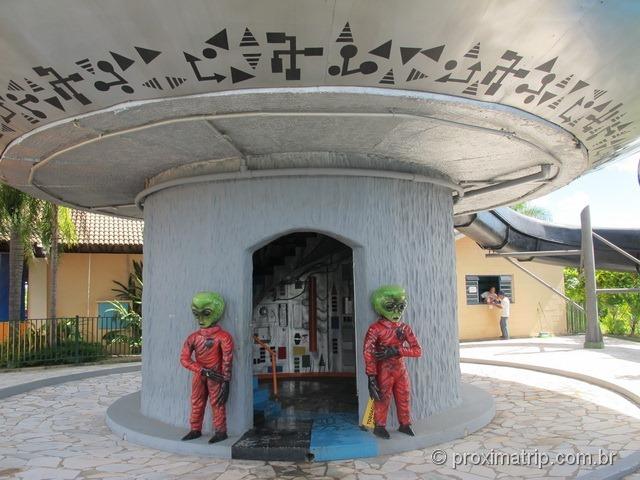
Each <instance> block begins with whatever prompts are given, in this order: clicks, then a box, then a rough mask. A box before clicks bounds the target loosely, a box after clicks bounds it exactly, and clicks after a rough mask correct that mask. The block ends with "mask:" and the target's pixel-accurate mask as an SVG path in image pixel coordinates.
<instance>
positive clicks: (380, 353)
mask: <svg viewBox="0 0 640 480" xmlns="http://www.w3.org/2000/svg"><path fill="white" fill-rule="evenodd" d="M373 355H374V356H375V357H376V360H384V359H385V358H392V357H397V356H399V355H400V352H398V349H397V348H396V347H384V348H383V349H382V350H376V351H375V352H373Z"/></svg>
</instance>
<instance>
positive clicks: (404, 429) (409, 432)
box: [398, 424, 416, 437]
mask: <svg viewBox="0 0 640 480" xmlns="http://www.w3.org/2000/svg"><path fill="white" fill-rule="evenodd" d="M398 431H399V432H402V433H406V434H407V435H410V436H412V437H415V436H416V434H415V433H413V430H411V425H410V424H406V425H400V428H399V429H398Z"/></svg>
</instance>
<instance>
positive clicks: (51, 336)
mask: <svg viewBox="0 0 640 480" xmlns="http://www.w3.org/2000/svg"><path fill="white" fill-rule="evenodd" d="M141 346H142V339H141V326H140V325H139V324H135V323H133V322H131V321H128V320H123V319H120V318H118V317H80V316H76V317H65V318H38V319H28V320H9V321H4V322H0V368H19V367H30V366H39V365H56V364H64V363H83V362H94V361H98V360H104V359H106V358H109V357H114V356H121V355H138V354H140V350H141Z"/></svg>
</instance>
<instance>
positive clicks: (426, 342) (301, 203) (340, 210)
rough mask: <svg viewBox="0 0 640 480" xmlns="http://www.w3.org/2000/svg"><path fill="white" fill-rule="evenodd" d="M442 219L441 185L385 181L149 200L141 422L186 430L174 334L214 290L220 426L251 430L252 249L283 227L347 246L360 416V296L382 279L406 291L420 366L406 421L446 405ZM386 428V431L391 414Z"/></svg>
mask: <svg viewBox="0 0 640 480" xmlns="http://www.w3.org/2000/svg"><path fill="white" fill-rule="evenodd" d="M452 211H453V209H452V200H451V191H450V190H448V189H447V188H445V187H441V186H436V185H431V184H425V183H422V184H418V183H413V182H407V181H401V180H392V179H372V178H346V177H345V178H340V177H338V178H336V177H332V178H326V177H310V178H309V177H307V178H297V177H291V178H273V179H255V180H241V181H229V182H216V183H202V184H193V185H188V186H179V187H173V188H169V189H166V190H162V191H160V192H157V193H155V194H153V195H151V196H150V197H149V198H147V200H146V203H145V212H144V213H145V215H144V216H145V234H144V236H145V238H144V254H145V268H144V286H145V288H144V302H143V305H144V306H143V310H144V311H143V314H144V319H145V322H144V332H143V335H144V349H143V370H142V372H143V382H142V396H141V411H142V414H143V415H145V416H147V417H151V418H155V419H158V420H161V421H163V422H165V423H167V424H170V425H173V426H177V427H184V428H185V430H187V429H188V415H189V396H190V388H191V387H190V372H188V371H187V370H185V369H184V368H183V367H182V366H181V365H180V363H179V360H178V357H179V353H180V349H181V347H182V344H183V342H184V340H185V338H186V337H187V336H188V334H189V333H190V332H192V331H194V330H196V329H197V324H196V322H195V320H194V319H193V317H192V315H191V310H190V303H191V297H192V296H193V294H194V293H195V292H197V291H202V290H213V291H218V292H220V293H221V294H222V295H223V296H224V298H225V300H226V303H227V309H226V312H225V314H224V317H223V319H222V322H221V324H220V325H221V326H222V327H223V328H224V329H225V330H227V331H229V332H230V333H231V334H232V335H233V338H234V341H235V351H234V366H233V379H232V387H231V395H230V398H229V402H228V404H227V424H228V430H229V433H230V434H231V435H239V434H241V433H243V432H244V431H246V430H247V429H249V428H251V426H252V421H253V399H252V361H251V359H252V337H251V318H252V292H251V288H252V253H253V252H254V251H255V250H256V249H258V248H260V247H262V246H263V245H265V244H267V243H268V242H270V241H271V240H273V239H275V238H277V237H280V236H282V235H285V234H287V233H291V232H294V231H315V232H320V233H324V234H326V235H329V236H332V237H334V238H336V239H338V240H340V241H342V242H344V243H345V244H347V245H349V246H350V247H351V248H352V249H353V260H354V284H355V323H356V341H357V345H356V349H357V352H358V355H357V384H358V397H359V409H360V415H362V413H363V412H364V409H365V406H366V403H367V399H368V391H367V380H366V375H365V373H364V365H363V358H362V353H361V352H362V341H363V339H364V335H365V332H366V330H367V328H368V326H369V325H370V324H371V323H372V322H373V321H375V320H376V314H375V313H374V312H373V310H372V308H371V305H370V302H369V297H370V295H371V293H372V292H373V290H375V289H376V288H377V287H379V286H380V285H383V284H390V283H398V284H401V285H404V286H405V287H406V289H407V292H408V295H409V307H408V309H407V312H406V314H405V317H404V318H403V320H404V321H405V322H407V323H409V324H410V325H411V327H412V328H413V330H414V332H415V333H416V335H417V337H418V339H419V340H420V342H421V343H422V347H423V351H424V353H423V356H422V358H420V359H414V358H407V359H406V363H407V366H408V369H409V372H410V375H411V381H412V416H413V420H414V421H415V422H418V421H420V420H422V419H425V418H426V417H427V416H429V415H431V414H433V413H436V412H440V411H442V410H444V409H447V408H450V407H455V406H457V405H458V404H459V403H460V401H461V400H460V399H461V396H460V370H459V354H458V324H457V312H456V287H455V285H456V278H455V253H454V231H453V222H452ZM388 425H389V427H390V428H392V427H394V426H395V425H397V421H396V418H395V413H394V411H393V408H392V412H391V414H390V419H389V423H388ZM207 427H209V428H210V423H209V421H208V420H207V423H206V425H205V430H206V429H207Z"/></svg>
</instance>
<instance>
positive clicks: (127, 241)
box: [67, 210, 144, 253]
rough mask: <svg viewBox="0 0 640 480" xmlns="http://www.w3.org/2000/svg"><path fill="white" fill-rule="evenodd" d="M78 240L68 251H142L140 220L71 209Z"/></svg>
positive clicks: (141, 225) (141, 222) (142, 228)
mask: <svg viewBox="0 0 640 480" xmlns="http://www.w3.org/2000/svg"><path fill="white" fill-rule="evenodd" d="M71 218H72V220H73V223H74V224H75V226H76V234H77V236H78V241H77V243H76V245H74V246H71V247H70V248H67V250H69V251H95V252H97V251H105V252H112V251H114V252H116V251H117V252H130V253H141V252H142V232H143V230H144V222H143V221H142V220H130V219H125V218H119V217H112V216H110V215H100V214H97V213H90V212H85V211H81V210H72V211H71Z"/></svg>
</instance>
